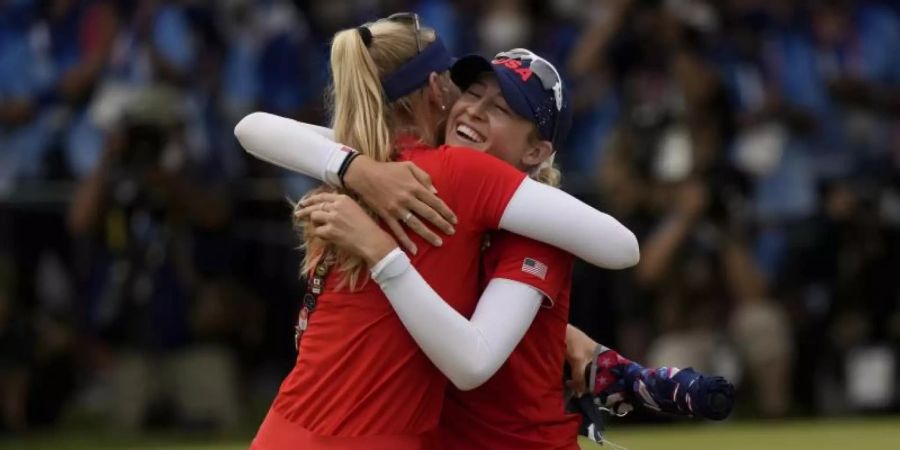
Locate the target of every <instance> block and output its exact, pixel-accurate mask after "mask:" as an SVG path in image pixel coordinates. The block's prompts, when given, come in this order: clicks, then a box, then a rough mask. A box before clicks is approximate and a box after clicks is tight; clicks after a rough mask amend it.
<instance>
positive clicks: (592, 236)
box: [234, 113, 640, 269]
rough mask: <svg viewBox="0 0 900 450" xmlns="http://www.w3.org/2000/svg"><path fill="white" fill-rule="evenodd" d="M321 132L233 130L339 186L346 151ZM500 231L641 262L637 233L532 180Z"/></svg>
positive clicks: (280, 126)
mask: <svg viewBox="0 0 900 450" xmlns="http://www.w3.org/2000/svg"><path fill="white" fill-rule="evenodd" d="M316 128H321V127H313V126H311V125H306V124H302V123H300V122H297V121H294V120H290V119H285V118H283V117H279V116H275V115H272V114H266V113H253V114H250V115H248V116H247V117H245V118H244V119H243V120H241V121H240V123H238V124H237V126H236V127H235V130H234V131H235V136H237V138H238V140H240V142H241V145H243V146H244V148H245V149H247V151H248V152H249V153H251V154H253V155H254V156H256V157H257V158H260V159H262V160H265V161H268V162H271V163H273V164H276V165H279V166H282V167H284V168H287V169H290V170H294V171H297V172H300V173H303V174H306V175H308V176H311V177H313V178H316V179H319V180H323V181H325V182H326V183H329V184H331V185H335V186H338V185H340V180H339V179H338V175H337V172H338V170H339V169H340V166H341V163H342V162H343V161H344V158H346V156H347V153H346V152H344V151H342V150H341V149H342V148H343V146H342V145H340V144H337V143H335V142H334V141H331V140H329V139H327V138H325V137H323V136H322V135H321V134H320V131H321V129H319V130H317V129H316ZM500 228H503V229H505V230H509V231H511V232H513V233H516V234H520V235H522V236H526V237H529V238H532V239H536V240H539V241H542V242H546V243H548V244H550V245H553V246H555V247H558V248H561V249H563V250H565V251H567V252H569V253H572V254H573V255H575V256H578V257H579V258H581V259H584V260H585V261H587V262H589V263H591V264H594V265H597V266H600V267H605V268H609V269H622V268H625V267H630V266H633V265H635V264H637V262H638V260H639V259H640V250H639V248H638V243H637V239H636V238H635V236H634V234H633V233H632V232H631V231H629V230H628V229H627V228H625V227H624V226H623V225H622V224H620V223H619V222H618V221H616V220H615V219H614V218H612V217H610V216H609V215H606V214H604V213H602V212H600V211H597V210H595V209H594V208H591V207H590V206H588V205H586V204H584V203H582V202H581V201H579V200H577V199H575V198H574V197H572V196H570V195H569V194H566V193H565V192H563V191H561V190H558V189H555V188H551V187H549V186H546V185H544V184H541V183H538V182H536V181H534V180H531V179H527V178H526V179H525V181H523V182H522V184H521V185H520V186H519V188H518V190H516V192H515V194H514V195H513V197H512V199H511V200H510V202H509V205H507V207H506V210H505V211H504V213H503V217H502V218H501V220H500Z"/></svg>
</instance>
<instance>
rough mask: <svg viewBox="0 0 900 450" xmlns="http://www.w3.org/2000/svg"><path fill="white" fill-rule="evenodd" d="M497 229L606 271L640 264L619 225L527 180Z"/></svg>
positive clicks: (635, 246)
mask: <svg viewBox="0 0 900 450" xmlns="http://www.w3.org/2000/svg"><path fill="white" fill-rule="evenodd" d="M500 228H502V229H504V230H508V231H511V232H513V233H515V234H519V235H522V236H526V237H529V238H531V239H535V240H538V241H541V242H546V243H547V244H550V245H552V246H554V247H557V248H560V249H562V250H565V251H567V252H569V253H571V254H573V255H575V256H577V257H579V258H581V259H583V260H585V261H587V262H589V263H591V264H593V265H595V266H599V267H604V268H607V269H624V268H626V267H631V266H633V265H635V264H637V263H638V261H639V260H640V249H639V248H638V241H637V238H636V237H635V236H634V233H632V232H631V231H630V230H629V229H628V228H626V227H625V226H624V225H622V224H621V223H619V221H617V220H616V219H614V218H613V217H611V216H609V215H607V214H604V213H602V212H600V211H597V210H596V209H594V208H592V207H590V206H588V205H586V204H585V203H583V202H581V201H580V200H578V199H576V198H575V197H572V196H571V195H569V194H567V193H565V192H563V191H561V190H559V189H555V188H552V187H550V186H547V185H545V184H541V183H538V182H537V181H534V180H532V179H529V178H526V179H525V181H523V182H522V184H521V185H520V186H519V188H518V189H517V190H516V192H515V194H513V197H512V199H511V200H510V201H509V204H508V205H507V206H506V209H505V210H504V211H503V217H502V218H501V219H500Z"/></svg>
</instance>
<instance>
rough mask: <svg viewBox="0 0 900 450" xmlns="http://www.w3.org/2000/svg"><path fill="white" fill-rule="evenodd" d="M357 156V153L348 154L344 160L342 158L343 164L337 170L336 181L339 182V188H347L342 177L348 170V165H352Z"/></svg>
mask: <svg viewBox="0 0 900 450" xmlns="http://www.w3.org/2000/svg"><path fill="white" fill-rule="evenodd" d="M357 156H359V152H354V151H352V152H350V154H349V155H347V157H346V158H344V162H342V163H341V168H340V169H338V179H339V180H341V186H343V187H344V188H346V187H347V185H346V184H344V175H346V174H347V169H349V168H350V163H352V162H353V160H354V159H356V157H357Z"/></svg>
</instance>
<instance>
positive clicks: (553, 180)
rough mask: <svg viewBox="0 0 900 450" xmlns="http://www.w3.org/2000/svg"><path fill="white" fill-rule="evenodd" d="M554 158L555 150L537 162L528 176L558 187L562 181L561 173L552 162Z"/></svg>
mask: <svg viewBox="0 0 900 450" xmlns="http://www.w3.org/2000/svg"><path fill="white" fill-rule="evenodd" d="M554 159H556V152H554V153H553V154H551V155H550V156H549V157H547V159H545V160H544V161H542V162H541V163H540V164H538V166H537V167H535V168H534V169H532V170H531V171H530V172H529V173H528V176H530V177H531V178H533V179H534V180H535V181H538V182H541V183H544V184H546V185H550V186H553V187H559V185H560V184H561V183H562V173H560V171H559V168H557V167H556V164H555V163H554V161H553V160H554Z"/></svg>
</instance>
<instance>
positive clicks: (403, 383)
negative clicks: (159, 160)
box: [236, 21, 637, 449]
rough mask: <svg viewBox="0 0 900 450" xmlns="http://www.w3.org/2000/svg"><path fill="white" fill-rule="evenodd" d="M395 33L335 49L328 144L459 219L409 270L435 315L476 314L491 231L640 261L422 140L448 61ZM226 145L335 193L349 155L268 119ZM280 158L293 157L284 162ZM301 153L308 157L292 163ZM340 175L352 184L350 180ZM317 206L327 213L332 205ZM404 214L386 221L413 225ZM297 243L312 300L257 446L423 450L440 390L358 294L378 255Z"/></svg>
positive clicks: (532, 190) (375, 294)
mask: <svg viewBox="0 0 900 450" xmlns="http://www.w3.org/2000/svg"><path fill="white" fill-rule="evenodd" d="M401 25H402V24H399V23H397V22H394V21H379V22H376V23H373V24H370V25H367V26H365V27H362V28H360V29H355V30H345V31H343V32H341V33H338V35H337V36H336V37H335V41H334V44H333V48H332V71H333V77H334V104H335V111H334V128H335V133H334V134H335V138H336V139H337V140H338V141H341V142H345V143H347V144H349V145H351V146H353V147H355V148H358V149H360V150H361V151H365V152H366V154H367V155H368V157H369V159H373V160H376V161H387V160H389V159H395V158H399V159H403V160H407V161H412V162H415V163H416V164H417V165H419V166H420V167H422V168H423V169H424V170H425V171H426V172H428V173H429V174H430V176H431V179H432V181H433V183H434V186H435V187H437V188H438V189H439V190H440V192H441V195H442V197H443V198H444V200H445V201H446V202H447V205H448V206H450V207H452V208H453V209H454V210H455V211H456V213H457V215H458V221H457V223H456V227H455V233H453V234H452V235H450V236H447V237H446V238H445V239H444V242H443V245H442V246H441V247H438V248H435V247H429V246H423V247H422V248H421V249H420V251H418V252H417V253H416V254H415V256H414V257H413V259H412V265H413V266H414V267H416V268H417V269H418V271H419V272H420V273H421V276H422V277H424V279H425V280H427V281H428V282H429V283H430V284H431V286H432V287H433V288H434V290H435V291H437V292H438V293H439V294H440V296H441V297H443V299H444V300H446V302H447V303H444V302H439V303H440V305H439V306H441V307H443V308H446V309H449V310H451V312H454V313H455V311H460V312H461V313H463V314H464V315H469V314H471V313H472V311H473V310H474V307H475V301H476V292H477V286H476V277H477V276H478V274H477V271H478V259H479V258H478V255H479V250H480V245H481V236H482V235H483V233H484V232H485V231H487V230H488V229H491V228H495V227H497V226H498V225H499V226H501V227H504V228H508V229H510V230H512V231H515V232H518V233H522V234H524V235H529V236H532V237H536V238H540V239H544V240H547V241H548V242H551V243H553V244H554V245H558V246H560V247H563V248H566V249H567V250H569V251H573V252H577V254H579V256H583V257H584V258H585V259H587V260H589V261H591V262H594V263H596V264H599V265H603V266H607V267H612V268H618V267H626V266H629V265H633V264H634V263H636V262H637V245H636V241H635V240H634V236H633V234H631V233H630V232H629V231H628V230H627V229H624V228H623V227H622V226H621V225H619V224H618V223H617V222H616V221H615V220H613V219H611V218H609V217H608V216H606V215H604V214H602V213H599V212H597V211H594V210H592V209H590V208H588V207H587V206H586V205H584V204H582V203H580V202H577V201H576V200H574V199H572V198H571V197H568V196H567V195H565V194H564V193H562V192H560V191H556V190H552V189H548V188H544V187H542V186H541V185H539V184H537V183H534V182H529V181H528V180H523V176H524V175H523V174H521V173H520V172H517V171H516V170H515V169H513V168H511V167H509V166H506V165H505V164H503V163H501V162H500V161H498V160H495V159H494V158H491V157H488V156H485V155H482V154H480V153H476V152H472V151H467V150H465V149H456V148H451V147H446V146H444V147H438V148H432V147H430V146H429V145H426V144H424V143H423V142H422V141H423V140H430V139H429V137H432V136H434V135H435V134H436V133H437V131H438V130H439V129H440V125H441V123H442V122H443V121H444V120H445V118H446V113H445V112H444V110H445V109H446V105H447V104H448V103H449V102H448V100H451V101H452V100H454V99H452V98H449V97H453V96H452V95H450V94H451V93H452V88H453V86H451V85H448V84H445V83H443V76H442V75H441V74H442V73H443V71H444V70H445V69H446V68H447V67H448V66H449V60H450V58H449V56H444V57H443V62H440V60H439V59H438V58H437V57H436V56H435V55H438V56H439V55H440V53H443V54H444V55H446V52H445V51H443V52H440V51H438V50H441V49H440V48H438V50H435V48H436V47H435V46H436V45H438V44H437V40H436V38H435V36H434V34H433V32H431V31H430V30H425V29H422V30H421V31H420V30H419V29H418V26H416V27H415V28H413V27H412V26H409V25H404V26H401ZM420 42H424V43H426V44H427V46H425V45H422V46H420V45H419V44H420ZM421 47H424V48H421ZM436 61H437V62H436ZM442 65H443V67H441V66H442ZM413 69H415V70H413ZM404 72H405V73H404ZM398 73H404V76H403V77H402V78H401V82H400V84H404V83H405V84H406V87H405V89H411V90H408V91H404V89H400V90H399V91H395V90H394V89H389V87H390V86H396V85H389V84H388V83H386V82H387V81H388V80H390V79H391V77H393V76H396V75H397V74H398ZM391 74H393V75H391ZM411 79H412V80H413V81H410V80H411ZM398 95H399V97H398ZM385 96H386V97H387V101H385V98H384V97H385ZM388 124H390V127H388ZM373 130H374V131H373ZM236 134H237V136H238V137H239V139H240V140H241V142H242V144H243V145H244V146H245V147H246V148H247V149H248V150H249V151H251V152H252V153H254V154H256V155H258V156H260V157H262V158H263V159H266V160H269V161H272V162H275V163H278V164H281V165H285V166H289V167H292V168H294V169H300V170H301V171H304V172H306V173H309V174H318V175H320V176H322V177H323V178H325V179H330V180H332V182H336V184H340V182H341V181H342V180H341V174H342V173H345V172H346V168H347V164H344V163H346V162H347V161H352V160H353V159H352V158H354V157H355V154H352V153H351V155H350V156H346V157H343V156H344V155H345V153H344V152H345V151H344V150H343V149H342V147H341V146H340V145H336V144H334V142H332V141H329V140H328V139H326V138H323V137H322V136H320V135H319V134H317V131H312V130H311V129H309V128H303V127H298V126H297V125H296V124H295V123H294V122H291V121H285V120H281V119H277V118H274V117H272V116H266V115H260V114H257V115H252V116H250V117H248V118H245V120H243V121H242V122H241V123H240V124H239V125H238V127H237V128H236ZM385 138H386V139H385ZM287 146H293V147H294V148H293V149H291V150H288V151H285V147H287ZM298 147H302V148H304V149H306V150H308V149H310V148H311V149H312V150H311V151H306V150H304V151H296V149H297V148H298ZM545 148H546V146H545ZM310 155H313V157H310ZM357 159H359V158H357ZM321 161H324V163H321ZM338 161H343V162H344V163H338ZM354 167H359V166H357V165H356V164H354V165H353V166H350V168H351V170H353V168H354ZM404 167H408V166H404ZM342 168H343V170H341V169H342ZM407 172H408V169H407ZM346 175H347V176H348V178H346V180H347V181H350V178H349V175H350V173H346ZM364 198H365V197H364ZM321 205H322V206H321V208H322V209H321V211H320V212H322V213H324V214H330V213H331V208H332V207H334V206H335V205H332V204H330V203H329V202H325V203H321ZM411 215H412V213H411V212H406V213H405V214H403V215H402V216H400V217H396V216H395V217H394V218H395V219H397V220H401V221H403V222H406V223H409V222H410V220H411ZM570 220H574V221H576V222H577V225H574V226H573V225H572V224H570V223H569V221H570ZM566 230H568V231H569V232H570V233H572V234H567V233H565V232H564V231H566ZM417 240H418V241H420V242H421V239H417ZM305 241H306V246H307V260H306V261H305V262H306V268H307V270H305V272H306V273H311V274H312V278H311V280H310V283H309V284H310V286H311V288H310V289H311V292H310V293H309V294H308V297H310V298H311V300H312V302H310V303H306V302H305V303H304V308H303V309H301V320H300V321H299V322H298V331H299V332H301V333H302V339H300V340H299V347H300V348H299V355H298V359H297V364H296V366H295V369H294V370H293V371H292V373H291V374H290V375H289V376H288V378H287V379H286V380H285V383H284V384H283V385H282V388H281V390H280V392H279V394H278V397H276V400H275V402H274V403H273V406H272V409H271V410H270V412H269V415H268V416H267V418H266V421H265V422H264V423H263V426H262V427H261V428H260V432H259V434H258V435H257V438H256V440H255V441H254V447H255V448H292V447H293V448H357V447H358V446H359V445H365V446H366V447H367V448H400V449H403V448H410V449H412V448H428V445H427V441H426V440H425V439H426V435H427V434H428V433H429V432H431V431H433V430H434V428H435V426H436V425H437V421H438V415H439V413H440V407H441V403H442V402H441V399H442V397H443V393H444V387H445V385H446V384H445V380H446V379H445V378H443V377H440V374H439V373H438V372H437V371H436V370H435V369H434V367H433V366H431V365H430V364H429V363H428V360H427V358H425V356H424V355H422V353H421V352H419V351H418V350H417V347H416V343H415V342H413V341H412V340H411V339H410V337H409V335H408V334H407V333H406V331H405V330H404V328H403V324H402V323H400V321H399V319H398V318H397V316H396V315H395V314H394V313H393V312H392V311H391V309H390V308H391V305H390V304H389V303H388V302H387V301H385V298H384V295H383V293H382V292H381V290H380V289H378V287H377V286H374V283H365V282H364V278H363V277H364V275H361V274H360V273H359V269H360V268H362V269H364V268H365V267H366V266H369V267H371V266H373V265H374V263H376V262H377V260H375V261H373V260H372V259H371V258H370V257H369V256H370V255H372V254H377V253H378V252H377V250H378V249H371V250H373V252H372V253H371V254H368V256H367V257H366V258H361V257H359V255H353V254H351V253H350V252H347V251H346V250H345V249H343V248H341V247H340V246H328V245H327V244H326V243H325V242H323V241H322V240H321V239H318V238H316V237H315V232H312V231H310V232H308V233H307V234H306V236H305ZM414 244H415V242H414ZM387 250H388V251H390V249H387ZM393 254H394V255H397V253H396V252H395V253H393ZM399 258H400V259H394V260H395V261H400V262H401V263H402V261H403V258H405V255H402V254H401V255H399ZM408 262H409V260H407V263H408ZM332 267H334V268H335V269H337V270H330V269H331V268H332ZM392 267H396V266H395V265H392ZM354 276H356V277H357V278H356V279H354V278H353V277H354ZM360 278H363V281H362V282H359V281H360ZM323 284H324V287H323ZM492 284H494V283H493V282H492ZM504 284H505V283H502V282H500V283H497V286H501V287H502V285H504ZM495 287H496V286H495ZM490 289H491V286H489V287H488V290H490ZM516 297H517V296H513V298H516ZM538 304H539V301H538ZM307 305H309V306H310V307H309V308H306V306H307ZM448 305H449V306H448ZM304 311H305V313H306V315H302V314H304ZM313 313H314V314H313ZM533 314H534V313H533V312H532V313H531V315H532V317H533ZM516 340H517V339H516ZM458 344H460V345H463V344H465V343H463V342H459V343H458ZM476 345H477V343H476ZM510 350H511V349H510ZM506 353H507V354H508V351H507V352H506ZM429 356H430V357H432V358H434V355H432V354H429ZM361 437H365V439H360V438H361Z"/></svg>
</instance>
